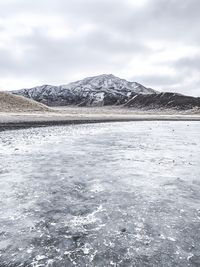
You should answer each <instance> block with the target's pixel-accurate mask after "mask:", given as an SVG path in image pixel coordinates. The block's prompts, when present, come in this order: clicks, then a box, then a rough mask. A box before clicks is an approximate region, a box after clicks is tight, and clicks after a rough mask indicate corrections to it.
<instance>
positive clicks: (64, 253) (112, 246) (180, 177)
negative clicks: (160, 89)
mask: <svg viewBox="0 0 200 267" xmlns="http://www.w3.org/2000/svg"><path fill="white" fill-rule="evenodd" d="M199 132H200V123H199V122H129V123H109V124H95V125H84V126H83V125H76V126H66V127H52V128H40V129H26V130H19V131H7V132H1V133H0V235H1V239H0V266H5V267H6V266H11V267H14V266H24V267H25V266H26V267H27V266H45V267H46V266H53V267H61V266H68V267H70V266H80V267H84V266H95V267H99V266H121V267H122V266H123V267H124V266H131V267H132V266H141V267H143V266H199V264H200V254H199V251H200V135H199Z"/></svg>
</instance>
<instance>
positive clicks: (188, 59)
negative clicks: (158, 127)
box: [0, 0, 200, 96]
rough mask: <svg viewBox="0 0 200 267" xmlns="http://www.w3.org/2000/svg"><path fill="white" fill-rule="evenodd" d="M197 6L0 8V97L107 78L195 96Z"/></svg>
mask: <svg viewBox="0 0 200 267" xmlns="http://www.w3.org/2000/svg"><path fill="white" fill-rule="evenodd" d="M199 14H200V1H199V0H0V89H1V90H11V89H20V88H28V87H33V86H36V85H42V84H57V85H59V84H66V83H68V82H71V81H75V80H77V79H82V78H85V77H87V76H93V75H99V74H103V73H108V74H110V73H112V74H114V75H116V76H118V77H120V78H125V79H127V80H130V81H137V82H140V83H142V84H143V85H145V86H147V87H152V88H155V89H157V90H161V91H177V92H180V93H184V94H189V95H196V96H200V15H199Z"/></svg>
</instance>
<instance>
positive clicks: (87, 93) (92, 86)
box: [13, 74, 156, 106]
mask: <svg viewBox="0 0 200 267" xmlns="http://www.w3.org/2000/svg"><path fill="white" fill-rule="evenodd" d="M13 93H14V94H19V95H23V96H26V97H29V98H32V99H34V100H36V101H39V102H42V103H45V104H47V105H52V106H54V105H55V106H59V105H113V104H122V103H124V101H126V100H127V98H128V97H129V96H131V95H132V94H152V93H156V91H154V90H153V89H149V88H146V87H144V86H143V85H141V84H139V83H136V82H129V81H127V80H125V79H120V78H118V77H116V76H114V75H113V74H101V75H97V76H93V77H88V78H85V79H82V80H79V81H76V82H72V83H69V84H66V85H60V86H51V85H43V86H37V87H34V88H31V89H23V90H18V91H15V92H13Z"/></svg>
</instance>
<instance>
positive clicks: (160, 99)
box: [124, 93, 200, 110]
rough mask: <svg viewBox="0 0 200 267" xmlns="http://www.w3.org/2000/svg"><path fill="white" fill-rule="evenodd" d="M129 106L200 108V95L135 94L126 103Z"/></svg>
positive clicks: (145, 107) (180, 108)
mask: <svg viewBox="0 0 200 267" xmlns="http://www.w3.org/2000/svg"><path fill="white" fill-rule="evenodd" d="M124 105H125V106H127V107H134V108H143V109H179V110H187V109H194V108H200V97H191V96H185V95H181V94H174V93H159V94H151V95H142V94H138V95H136V94H135V95H134V96H132V97H130V99H129V100H128V101H127V102H126V103H125V104H124Z"/></svg>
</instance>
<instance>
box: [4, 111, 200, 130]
mask: <svg viewBox="0 0 200 267" xmlns="http://www.w3.org/2000/svg"><path fill="white" fill-rule="evenodd" d="M9 115H10V114H8V116H5V115H4V116H3V118H2V116H1V114H0V132H1V131H7V130H17V129H26V128H39V127H51V126H64V125H76V124H91V123H111V122H131V121H200V116H195V115H155V114H154V115H144V114H143V115H141V114H140V115H139V114H137V115H128V114H126V115H116V114H115V115H114V114H111V115H110V116H106V115H105V114H103V115H100V116H97V115H96V116H86V115H85V116H84V115H82V116H80V115H79V116H74V115H73V116H70V115H69V114H68V115H66V116H63V115H62V116H58V115H57V116H44V115H41V114H40V115H38V114H29V115H28V114H25V115H22V114H15V115H10V116H9Z"/></svg>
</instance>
